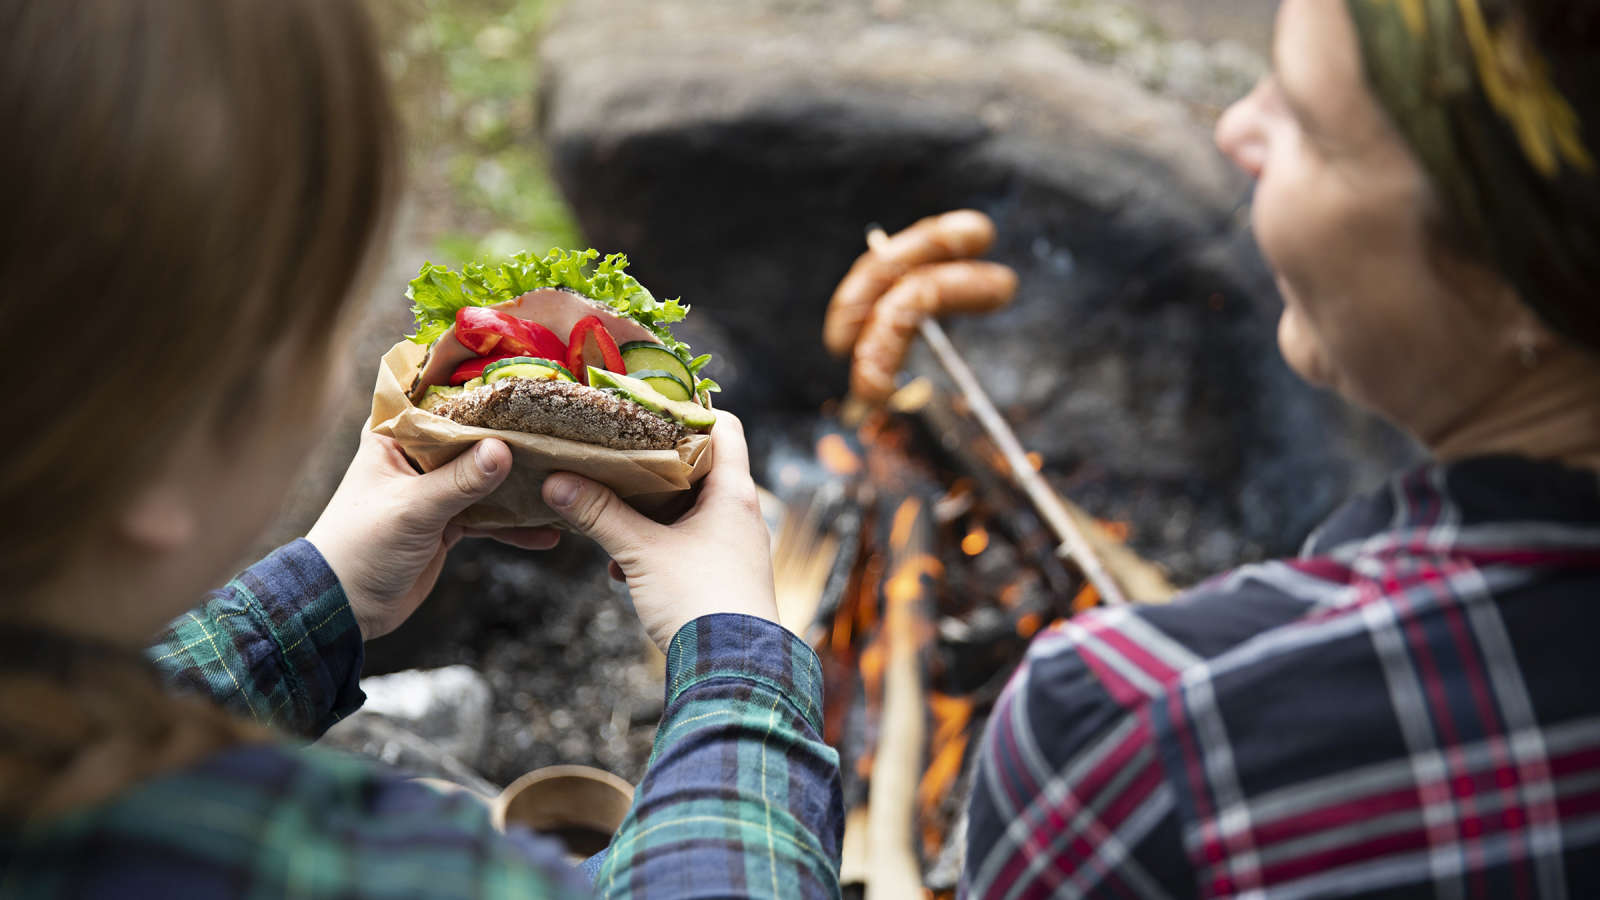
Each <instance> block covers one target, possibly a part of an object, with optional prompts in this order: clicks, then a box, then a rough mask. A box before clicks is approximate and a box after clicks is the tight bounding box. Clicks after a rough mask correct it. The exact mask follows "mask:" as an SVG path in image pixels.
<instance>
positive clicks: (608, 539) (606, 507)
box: [543, 472, 661, 559]
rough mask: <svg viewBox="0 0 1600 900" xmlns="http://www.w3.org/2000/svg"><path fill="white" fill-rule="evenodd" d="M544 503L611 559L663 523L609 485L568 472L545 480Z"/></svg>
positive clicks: (648, 535)
mask: <svg viewBox="0 0 1600 900" xmlns="http://www.w3.org/2000/svg"><path fill="white" fill-rule="evenodd" d="M543 493H544V502H546V503H548V504H550V508H551V509H553V510H555V511H556V512H557V513H558V514H559V515H560V516H561V518H563V519H566V520H567V524H569V525H571V526H572V527H573V528H574V529H576V530H577V531H578V532H579V533H580V534H583V535H585V536H587V537H590V538H593V539H594V541H595V543H597V544H599V545H600V546H601V547H602V548H604V550H605V551H606V552H607V553H609V554H611V558H612V559H617V558H618V557H619V556H622V555H624V554H626V553H627V552H628V551H629V550H631V549H634V548H636V547H638V546H640V545H641V544H643V543H644V542H645V541H646V540H648V539H649V537H650V536H651V533H652V532H653V531H655V530H656V529H659V528H661V526H660V525H657V524H656V523H654V522H652V521H650V520H649V519H647V518H645V517H644V516H642V515H640V514H639V513H638V512H636V511H634V509H633V508H632V507H630V506H628V505H627V504H626V503H623V502H622V501H621V500H620V499H618V498H617V495H616V494H615V493H614V492H613V491H612V490H611V489H610V488H608V487H606V486H605V485H603V484H600V483H599V482H595V481H590V480H589V479H587V478H583V477H581V476H578V475H573V474H571V473H568V472H557V473H556V474H554V475H551V476H550V477H549V478H547V479H545V483H544V488H543Z"/></svg>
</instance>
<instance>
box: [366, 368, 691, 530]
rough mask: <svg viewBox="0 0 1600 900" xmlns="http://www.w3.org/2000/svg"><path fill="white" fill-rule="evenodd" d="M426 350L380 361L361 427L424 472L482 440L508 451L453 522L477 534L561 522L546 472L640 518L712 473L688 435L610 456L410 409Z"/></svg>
mask: <svg viewBox="0 0 1600 900" xmlns="http://www.w3.org/2000/svg"><path fill="white" fill-rule="evenodd" d="M427 352H428V350H427V348H426V347H423V346H421V345H420V344H413V343H412V342H410V341H401V342H400V343H398V344H395V345H394V346H393V347H392V348H390V350H389V352H388V353H385V354H384V355H383V362H382V364H381V365H379V366H378V384H377V386H376V387H375V388H373V391H372V418H371V419H370V420H369V421H368V422H367V427H368V428H371V429H372V430H373V431H375V432H377V433H378V434H383V435H388V436H389V437H392V438H394V439H395V441H396V442H397V443H398V444H399V445H400V449H401V450H403V451H404V452H405V454H406V456H408V457H410V458H411V460H412V461H413V462H415V463H416V464H417V465H418V466H420V467H421V468H422V470H423V471H424V472H431V471H433V470H434V469H437V468H438V467H439V466H442V465H444V464H445V463H447V462H449V461H450V460H452V459H455V458H456V456H457V455H459V454H460V453H461V452H462V451H463V450H466V449H468V448H469V447H471V446H473V445H474V444H476V443H478V442H479V441H481V440H483V439H484V438H491V437H492V438H499V439H500V440H502V441H505V442H506V445H507V446H508V447H510V448H511V458H512V464H511V474H510V475H508V476H507V477H506V480H505V483H504V484H502V485H500V487H499V488H498V489H497V490H495V492H494V493H493V494H490V495H489V496H488V497H487V498H485V499H484V500H483V501H482V502H481V503H478V504H477V505H475V506H473V507H471V508H470V509H468V510H467V511H466V512H464V513H462V514H461V516H460V517H458V518H457V521H458V522H461V523H462V524H464V525H471V526H475V527H479V528H512V527H516V528H522V527H533V526H538V525H552V524H560V523H562V521H563V520H562V518H561V517H560V516H559V515H557V514H556V513H555V511H554V510H552V509H550V507H548V506H546V505H545V502H544V500H543V498H542V497H541V496H540V493H539V489H540V486H541V485H543V484H544V480H545V479H546V478H548V477H549V476H550V473H552V472H576V473H577V474H579V475H583V476H585V477H587V478H592V479H594V480H595V481H598V482H600V483H601V484H604V485H606V486H607V487H609V488H611V489H612V490H613V491H616V492H617V496H619V497H623V498H626V499H627V500H628V503H629V504H630V505H632V506H634V507H636V508H638V509H640V510H641V511H643V512H645V513H646V514H653V515H661V514H664V513H665V512H666V511H668V510H669V509H671V508H673V507H678V506H682V505H684V501H685V500H686V499H687V498H686V497H685V496H684V492H685V491H688V490H689V489H690V488H691V487H693V486H694V484H695V483H696V482H698V481H699V480H700V479H702V478H704V477H705V476H706V473H707V472H709V471H711V438H710V436H709V435H704V434H693V435H690V436H688V437H686V438H684V439H683V440H681V441H679V442H678V445H677V446H676V447H675V448H673V449H671V450H612V449H609V448H607V447H601V446H597V445H594V444H581V443H578V442H577V441H567V440H562V439H561V438H554V437H550V436H548V435H543V434H523V433H522V432H520V431H495V430H493V429H489V428H474V427H471V426H468V425H461V424H458V423H456V422H452V421H450V420H449V419H446V418H444V417H443V416H436V415H434V414H432V413H428V412H423V411H422V410H420V409H417V408H416V407H415V406H413V405H412V403H411V400H410V398H409V397H408V396H407V390H408V389H409V388H410V387H411V383H412V381H413V380H415V378H416V376H417V371H418V369H420V368H421V367H422V361H423V359H424V358H425V357H426V356H427Z"/></svg>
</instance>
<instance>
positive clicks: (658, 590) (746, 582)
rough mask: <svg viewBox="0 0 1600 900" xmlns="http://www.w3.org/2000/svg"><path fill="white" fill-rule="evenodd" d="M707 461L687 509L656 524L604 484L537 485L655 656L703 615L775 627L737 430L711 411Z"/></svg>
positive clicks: (762, 542)
mask: <svg viewBox="0 0 1600 900" xmlns="http://www.w3.org/2000/svg"><path fill="white" fill-rule="evenodd" d="M711 440H712V443H713V449H714V451H715V453H716V460H715V464H714V465H713V466H712V469H711V473H710V474H709V475H707V476H706V480H705V486H704V488H703V490H702V491H701V493H700V497H699V499H698V500H697V501H696V503H695V505H694V508H693V509H691V510H689V512H688V513H687V514H686V515H685V516H684V517H683V518H681V519H679V520H678V521H677V522H676V523H674V524H672V525H670V526H669V525H658V524H656V523H655V522H652V521H650V520H649V519H647V518H645V517H644V516H642V515H640V514H639V513H638V512H636V511H634V510H633V509H632V508H631V507H629V506H627V505H626V504H624V503H623V502H622V501H621V500H619V499H617V495H616V494H614V493H612V492H611V491H610V489H608V488H606V487H605V486H603V485H600V484H597V483H595V482H593V481H590V480H589V479H587V478H580V477H579V476H577V475H572V474H567V473H563V474H560V475H554V476H551V477H550V479H549V480H547V481H546V482H545V483H544V499H545V502H546V503H548V504H550V507H551V508H552V509H554V510H555V511H556V512H558V513H560V514H561V515H562V516H563V517H565V518H566V520H567V521H568V522H569V523H571V525H572V527H573V528H575V529H576V530H578V531H579V532H581V533H583V534H586V535H588V536H589V537H591V538H594V539H595V541H597V542H598V543H599V544H600V546H601V547H603V548H605V551H606V552H607V553H609V554H611V558H612V560H613V561H614V562H613V567H614V568H613V571H615V568H616V567H620V568H621V570H622V575H623V577H624V578H625V579H626V580H627V582H628V588H629V590H630V592H631V593H632V594H633V606H634V609H635V610H637V611H638V613H639V620H640V621H641V622H643V623H644V627H645V631H647V632H649V634H650V639H651V640H653V641H655V643H656V646H658V647H660V648H661V649H662V650H663V651H665V650H666V649H667V645H668V644H670V643H671V642H672V636H673V635H675V634H677V633H678V629H679V628H682V627H683V626H684V625H686V624H688V623H689V622H691V621H693V620H695V619H697V618H699V617H701V616H705V615H711V614H712V613H743V614H745V615H750V616H758V617H760V618H763V619H768V620H770V621H773V622H776V621H778V604H777V600H776V599H775V598H774V595H773V587H772V555H771V553H772V551H771V548H770V545H769V542H768V538H767V526H766V523H765V522H763V521H762V519H761V507H760V505H759V503H758V501H757V499H756V485H755V482H754V481H752V480H751V478H750V456H749V451H748V449H747V448H746V447H745V439H744V426H743V425H742V424H740V422H739V420H738V419H736V418H734V417H733V416H732V415H730V414H729V413H726V412H719V413H717V424H716V426H715V427H714V428H712V430H711Z"/></svg>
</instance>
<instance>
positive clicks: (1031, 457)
mask: <svg viewBox="0 0 1600 900" xmlns="http://www.w3.org/2000/svg"><path fill="white" fill-rule="evenodd" d="M1028 465H1030V466H1033V470H1034V471H1035V472H1042V471H1044V456H1043V455H1041V454H1038V453H1029V454H1028Z"/></svg>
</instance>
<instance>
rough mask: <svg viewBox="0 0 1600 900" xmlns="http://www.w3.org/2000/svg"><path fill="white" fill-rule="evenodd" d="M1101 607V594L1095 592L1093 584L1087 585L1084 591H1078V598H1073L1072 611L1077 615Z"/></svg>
mask: <svg viewBox="0 0 1600 900" xmlns="http://www.w3.org/2000/svg"><path fill="white" fill-rule="evenodd" d="M1099 605H1100V592H1099V591H1097V590H1095V589H1094V585H1092V584H1085V585H1084V586H1083V589H1082V590H1080V591H1078V596H1076V597H1073V598H1072V611H1073V612H1075V613H1081V612H1083V611H1084V610H1086V609H1094V608H1095V607H1096V606H1099Z"/></svg>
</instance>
